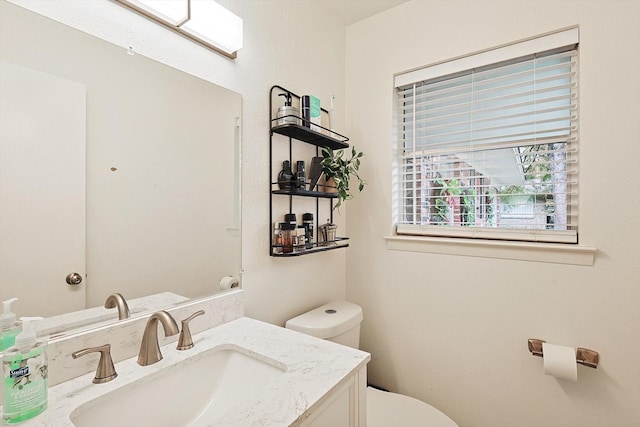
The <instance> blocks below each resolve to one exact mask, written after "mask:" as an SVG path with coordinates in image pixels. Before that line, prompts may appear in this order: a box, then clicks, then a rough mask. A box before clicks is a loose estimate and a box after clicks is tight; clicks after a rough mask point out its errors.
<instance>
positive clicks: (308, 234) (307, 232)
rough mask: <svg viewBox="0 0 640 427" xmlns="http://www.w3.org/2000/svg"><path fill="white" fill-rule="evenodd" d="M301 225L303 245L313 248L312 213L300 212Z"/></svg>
mask: <svg viewBox="0 0 640 427" xmlns="http://www.w3.org/2000/svg"><path fill="white" fill-rule="evenodd" d="M302 226H303V227H304V236H305V247H306V248H307V249H311V248H313V214H312V213H308V212H307V213H305V214H302Z"/></svg>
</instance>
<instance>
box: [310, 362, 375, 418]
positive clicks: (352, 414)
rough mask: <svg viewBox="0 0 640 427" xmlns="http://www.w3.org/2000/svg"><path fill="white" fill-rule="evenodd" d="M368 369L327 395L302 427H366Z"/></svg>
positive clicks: (311, 412)
mask: <svg viewBox="0 0 640 427" xmlns="http://www.w3.org/2000/svg"><path fill="white" fill-rule="evenodd" d="M366 387H367V369H366V368H360V370H358V371H356V372H355V373H354V374H353V375H352V376H350V377H349V379H348V380H347V381H346V382H345V383H344V384H341V385H339V386H338V387H337V388H336V389H335V390H333V391H330V392H329V393H327V394H326V395H325V396H324V397H323V398H322V399H321V401H320V403H319V406H318V408H317V409H315V410H314V409H310V410H309V411H308V416H307V417H306V418H305V419H304V420H303V421H302V422H301V423H300V424H299V425H300V426H301V427H366V425H367V406H366V405H367V389H366Z"/></svg>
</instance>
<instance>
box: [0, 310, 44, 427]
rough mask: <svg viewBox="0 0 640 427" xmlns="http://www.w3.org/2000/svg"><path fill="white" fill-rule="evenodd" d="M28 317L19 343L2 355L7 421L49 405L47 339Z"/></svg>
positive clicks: (12, 422) (32, 415)
mask: <svg viewBox="0 0 640 427" xmlns="http://www.w3.org/2000/svg"><path fill="white" fill-rule="evenodd" d="M30 323H31V322H27V321H25V322H24V323H23V325H22V332H21V333H20V334H18V336H16V343H15V345H14V346H13V347H11V348H9V349H8V350H6V351H5V352H4V353H3V355H2V387H3V392H4V405H3V407H2V409H3V412H2V420H3V421H4V423H5V424H14V423H19V422H21V421H24V420H28V419H30V418H33V417H35V416H36V415H38V414H40V413H41V412H43V411H44V410H45V409H47V391H48V389H47V374H48V372H47V369H48V364H47V342H46V340H42V339H40V340H38V339H36V333H35V331H34V330H33V326H32V325H31V324H30Z"/></svg>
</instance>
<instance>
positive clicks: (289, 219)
mask: <svg viewBox="0 0 640 427" xmlns="http://www.w3.org/2000/svg"><path fill="white" fill-rule="evenodd" d="M284 222H286V223H287V224H289V225H291V226H292V227H293V228H292V230H295V229H296V228H297V227H298V220H297V219H296V214H294V213H288V214H285V215H284Z"/></svg>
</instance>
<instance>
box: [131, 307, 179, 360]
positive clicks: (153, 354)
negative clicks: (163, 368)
mask: <svg viewBox="0 0 640 427" xmlns="http://www.w3.org/2000/svg"><path fill="white" fill-rule="evenodd" d="M158 320H159V321H160V323H162V327H163V328H164V335H165V336H166V337H169V336H171V335H175V334H177V333H178V324H177V323H176V321H175V320H174V318H173V317H171V315H170V314H169V313H167V312H166V311H164V310H161V311H157V312H155V313H153V314H152V315H151V317H149V320H147V326H146V327H145V328H144V333H143V334H142V343H141V344H140V353H139V354H138V365H141V366H147V365H152V364H154V363H156V362H159V361H160V360H162V353H161V352H160V346H159V345H158Z"/></svg>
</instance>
